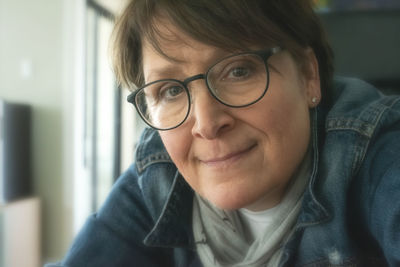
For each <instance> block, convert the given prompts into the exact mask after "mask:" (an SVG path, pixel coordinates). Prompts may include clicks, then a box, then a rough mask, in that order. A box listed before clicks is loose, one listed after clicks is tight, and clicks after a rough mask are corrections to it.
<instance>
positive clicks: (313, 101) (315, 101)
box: [311, 96, 317, 104]
mask: <svg viewBox="0 0 400 267" xmlns="http://www.w3.org/2000/svg"><path fill="white" fill-rule="evenodd" d="M311 102H312V103H313V104H315V103H317V98H316V97H315V96H314V97H313V98H312V99H311Z"/></svg>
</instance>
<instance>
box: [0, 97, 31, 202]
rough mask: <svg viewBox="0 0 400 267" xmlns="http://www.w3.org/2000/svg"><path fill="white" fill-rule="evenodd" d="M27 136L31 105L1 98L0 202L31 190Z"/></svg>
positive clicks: (28, 141)
mask: <svg viewBox="0 0 400 267" xmlns="http://www.w3.org/2000/svg"><path fill="white" fill-rule="evenodd" d="M30 139H31V111H30V107H29V106H28V105H23V104H14V103H9V102H7V101H4V100H1V99H0V204H5V203H8V202H11V201H14V200H17V199H21V198H24V197H28V196H30V195H31V194H32V184H31V180H32V179H31V176H32V175H31V160H30V158H31V156H30V154H31V151H30Z"/></svg>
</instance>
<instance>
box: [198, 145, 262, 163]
mask: <svg viewBox="0 0 400 267" xmlns="http://www.w3.org/2000/svg"><path fill="white" fill-rule="evenodd" d="M255 147H256V144H253V145H251V146H249V147H248V148H246V149H244V150H241V151H237V152H233V153H229V154H227V155H225V156H223V157H216V158H211V159H207V160H200V161H201V162H202V163H204V164H205V165H208V166H210V167H223V166H226V165H230V164H232V163H234V162H236V161H237V160H239V159H241V158H242V157H244V156H246V155H247V154H248V153H249V152H250V151H252V150H253V148H255Z"/></svg>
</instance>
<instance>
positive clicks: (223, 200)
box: [205, 194, 255, 210]
mask: <svg viewBox="0 0 400 267" xmlns="http://www.w3.org/2000/svg"><path fill="white" fill-rule="evenodd" d="M205 198H206V199H207V200H208V201H210V202H211V203H212V204H214V205H215V206H216V207H218V208H220V209H223V210H238V209H241V208H245V207H247V206H249V205H251V203H253V202H254V201H255V200H253V199H249V198H246V197H245V196H241V195H234V194H229V195H228V196H227V195H224V194H219V195H217V196H214V197H213V196H209V197H207V196H206V197H205Z"/></svg>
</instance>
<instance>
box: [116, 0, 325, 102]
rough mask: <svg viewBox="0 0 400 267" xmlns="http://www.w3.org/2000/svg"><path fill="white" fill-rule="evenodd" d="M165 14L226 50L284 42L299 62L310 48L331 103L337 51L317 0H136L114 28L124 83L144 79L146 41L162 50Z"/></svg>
mask: <svg viewBox="0 0 400 267" xmlns="http://www.w3.org/2000/svg"><path fill="white" fill-rule="evenodd" d="M160 17H163V18H166V19H168V21H169V22H171V23H172V24H173V25H175V26H176V27H177V28H179V29H181V30H182V31H183V32H185V33H186V34H187V35H188V36H190V37H191V38H193V39H195V40H197V41H200V42H203V43H206V44H209V45H213V46H216V47H219V48H223V49H226V50H237V49H244V48H246V46H248V45H249V44H251V45H260V46H265V47H269V46H272V45H277V46H280V47H282V48H284V49H286V50H288V51H289V52H290V53H291V54H292V56H293V57H294V59H295V60H296V61H297V62H298V63H299V65H300V66H301V65H304V64H305V63H307V62H306V57H305V48H307V47H311V48H312V49H313V51H314V53H315V55H316V58H317V60H318V64H319V74H320V79H321V90H322V95H323V97H322V102H321V103H322V104H324V103H325V104H326V103H328V102H329V99H330V97H329V91H330V88H331V84H332V75H333V64H332V58H333V53H332V50H331V48H330V46H329V44H328V42H327V39H326V36H325V32H324V30H323V28H322V26H321V23H320V20H319V18H318V16H317V15H316V14H315V12H314V10H313V6H312V0H218V1H211V0H190V1H188V0H131V2H130V3H129V5H128V6H127V8H126V9H125V11H124V12H123V14H122V15H121V17H120V18H119V20H118V21H117V23H116V27H115V30H114V47H113V51H114V58H113V62H114V70H115V72H116V75H117V79H118V80H119V81H120V83H122V85H123V86H126V87H129V88H132V87H135V86H142V85H143V83H144V79H143V73H142V64H141V57H142V51H141V48H142V42H143V40H146V41H149V42H150V43H151V44H152V45H153V46H154V47H155V49H156V50H157V51H159V52H160V53H161V54H163V52H162V50H161V48H160V46H159V43H158V41H159V40H160V38H162V32H160V31H159V29H157V23H156V22H157V19H159V18H160ZM165 56H167V55H165Z"/></svg>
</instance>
